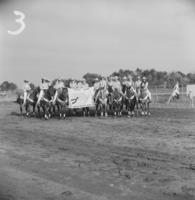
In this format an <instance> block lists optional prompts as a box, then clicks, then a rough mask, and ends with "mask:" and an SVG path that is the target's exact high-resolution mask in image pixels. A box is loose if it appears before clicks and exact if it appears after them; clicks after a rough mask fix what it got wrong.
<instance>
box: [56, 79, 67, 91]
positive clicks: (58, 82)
mask: <svg viewBox="0 0 195 200" xmlns="http://www.w3.org/2000/svg"><path fill="white" fill-rule="evenodd" d="M54 88H55V89H56V90H62V89H63V88H65V85H64V82H63V79H62V78H58V79H57V80H56V83H55V85H54Z"/></svg>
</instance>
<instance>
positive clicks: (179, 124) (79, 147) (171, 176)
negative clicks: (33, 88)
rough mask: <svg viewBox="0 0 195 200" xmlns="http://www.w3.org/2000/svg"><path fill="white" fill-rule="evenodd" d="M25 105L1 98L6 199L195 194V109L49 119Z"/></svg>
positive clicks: (186, 197) (0, 186)
mask: <svg viewBox="0 0 195 200" xmlns="http://www.w3.org/2000/svg"><path fill="white" fill-rule="evenodd" d="M18 110H19V109H18V105H16V104H14V103H3V102H1V103H0V112H1V115H0V127H1V129H0V200H23V199H25V200H26V199H27V200H29V199H32V200H108V199H109V200H120V199H122V200H123V199H125V200H130V199H133V200H157V199H158V200H161V199H162V200H176V199H177V200H192V199H195V131H194V130H195V120H194V119H195V110H192V109H189V108H188V109H179V108H177V109H174V108H169V109H168V108H163V109H160V108H153V109H151V111H152V116H151V117H139V118H127V117H122V118H116V119H113V118H111V117H109V118H107V119H105V118H101V119H100V118H94V117H86V118H83V117H70V118H67V119H66V120H57V119H52V120H49V121H45V120H40V119H35V118H30V119H26V118H24V117H21V116H19V115H17V112H18Z"/></svg>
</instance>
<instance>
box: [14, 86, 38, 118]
mask: <svg viewBox="0 0 195 200" xmlns="http://www.w3.org/2000/svg"><path fill="white" fill-rule="evenodd" d="M39 92H40V88H39V87H37V88H35V89H31V91H30V92H29V93H30V94H29V95H28V97H27V99H26V104H25V105H24V96H23V95H22V94H18V96H17V99H16V101H15V102H16V103H18V104H19V106H20V114H21V115H23V106H24V107H25V111H26V114H25V115H26V117H28V116H29V114H30V113H29V106H30V105H31V106H32V107H33V113H34V114H35V107H36V102H37V95H38V93H39Z"/></svg>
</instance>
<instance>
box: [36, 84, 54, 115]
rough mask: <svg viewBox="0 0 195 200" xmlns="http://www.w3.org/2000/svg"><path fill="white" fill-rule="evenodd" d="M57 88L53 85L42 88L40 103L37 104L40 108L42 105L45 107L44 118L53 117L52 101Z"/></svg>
mask: <svg viewBox="0 0 195 200" xmlns="http://www.w3.org/2000/svg"><path fill="white" fill-rule="evenodd" d="M54 94H55V89H54V87H53V86H49V88H48V89H47V90H41V91H40V94H39V95H41V100H40V102H39V104H37V107H38V110H40V107H41V108H42V109H43V112H44V118H45V119H49V118H51V115H52V113H51V109H52V107H53V104H52V101H53V98H54Z"/></svg>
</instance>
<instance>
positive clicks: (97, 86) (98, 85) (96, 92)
mask: <svg viewBox="0 0 195 200" xmlns="http://www.w3.org/2000/svg"><path fill="white" fill-rule="evenodd" d="M94 81H95V83H94V85H93V88H94V100H95V101H96V100H97V96H98V92H99V90H100V82H99V79H98V78H95V80H94Z"/></svg>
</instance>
